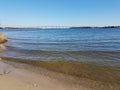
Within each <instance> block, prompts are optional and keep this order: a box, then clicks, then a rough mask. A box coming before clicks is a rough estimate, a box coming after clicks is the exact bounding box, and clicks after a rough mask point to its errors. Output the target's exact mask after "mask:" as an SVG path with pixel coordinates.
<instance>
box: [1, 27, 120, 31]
mask: <svg viewBox="0 0 120 90" xmlns="http://www.w3.org/2000/svg"><path fill="white" fill-rule="evenodd" d="M110 28H120V26H42V27H0V29H3V30H6V29H40V30H41V29H110Z"/></svg>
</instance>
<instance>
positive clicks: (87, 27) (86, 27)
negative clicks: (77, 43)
mask: <svg viewBox="0 0 120 90" xmlns="http://www.w3.org/2000/svg"><path fill="white" fill-rule="evenodd" d="M89 28H120V26H104V27H90V26H85V27H70V29H89Z"/></svg>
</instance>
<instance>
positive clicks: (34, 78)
mask: <svg viewBox="0 0 120 90" xmlns="http://www.w3.org/2000/svg"><path fill="white" fill-rule="evenodd" d="M41 70H42V71H41V72H42V74H40V73H39V74H38V73H35V72H32V71H29V70H26V69H24V68H18V67H15V66H12V65H9V64H7V63H5V62H3V61H0V90H90V89H88V88H86V87H83V86H82V85H81V86H80V85H74V84H71V85H68V83H67V82H64V83H63V82H62V80H59V79H60V78H61V77H60V78H59V79H53V78H51V77H49V74H46V70H43V69H41Z"/></svg>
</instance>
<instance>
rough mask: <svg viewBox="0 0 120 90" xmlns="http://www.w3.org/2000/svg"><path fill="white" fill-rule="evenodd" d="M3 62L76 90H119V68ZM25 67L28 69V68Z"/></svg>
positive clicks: (12, 60)
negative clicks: (80, 89) (81, 87)
mask: <svg viewBox="0 0 120 90" xmlns="http://www.w3.org/2000/svg"><path fill="white" fill-rule="evenodd" d="M4 60H5V62H7V63H9V64H12V65H13V66H15V67H17V68H21V66H20V67H19V65H20V64H22V68H21V69H22V70H26V69H27V70H28V71H30V72H34V73H38V74H40V75H42V74H43V75H44V76H45V77H46V76H47V77H50V78H51V79H52V80H59V82H62V83H64V84H67V85H70V86H72V87H76V85H77V88H76V90H79V88H80V87H79V86H83V87H85V88H86V87H87V89H85V90H93V89H95V90H101V89H102V90H119V89H120V86H119V84H120V82H119V79H120V76H119V73H120V68H114V67H104V66H96V65H94V64H88V63H78V62H64V61H52V62H50V61H26V60H16V59H14V58H12V59H7V58H3V61H4ZM15 63H17V64H15ZM24 65H25V66H24ZM26 66H28V67H29V66H30V67H29V68H28V67H26ZM41 71H42V72H41ZM72 87H71V88H72ZM61 88H62V87H61ZM63 90H64V89H63ZM67 90H68V89H67ZM71 90H74V89H71ZM82 90H84V89H82Z"/></svg>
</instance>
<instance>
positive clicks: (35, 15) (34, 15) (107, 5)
mask: <svg viewBox="0 0 120 90" xmlns="http://www.w3.org/2000/svg"><path fill="white" fill-rule="evenodd" d="M0 24H1V26H18V27H26V26H27V27H39V26H109V25H114V26H118V25H120V0H0Z"/></svg>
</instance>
